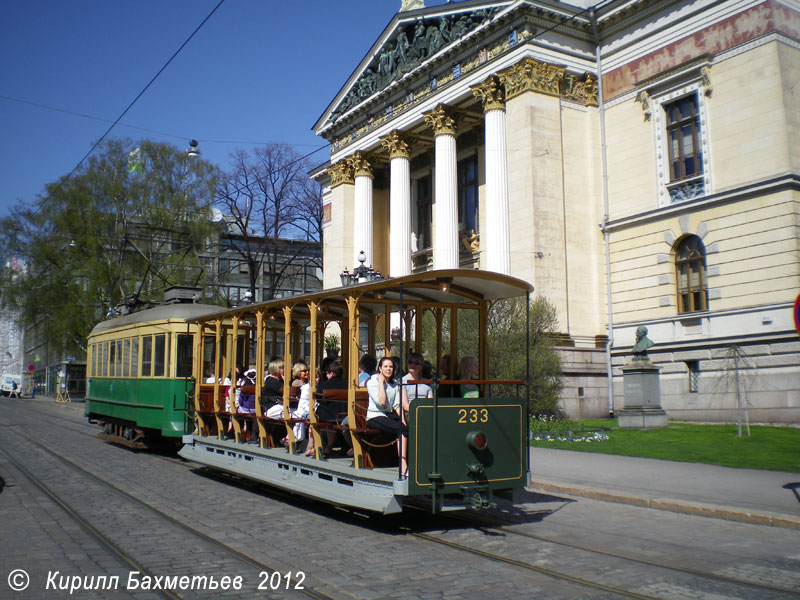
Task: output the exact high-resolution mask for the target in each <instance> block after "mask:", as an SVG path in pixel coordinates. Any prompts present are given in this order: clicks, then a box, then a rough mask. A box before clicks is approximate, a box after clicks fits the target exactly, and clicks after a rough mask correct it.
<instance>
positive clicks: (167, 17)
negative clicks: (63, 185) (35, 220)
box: [0, 0, 444, 215]
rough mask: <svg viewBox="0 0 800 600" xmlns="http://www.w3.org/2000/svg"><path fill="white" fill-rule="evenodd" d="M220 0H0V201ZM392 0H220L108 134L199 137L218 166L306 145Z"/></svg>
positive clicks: (56, 168) (69, 144) (160, 60)
mask: <svg viewBox="0 0 800 600" xmlns="http://www.w3.org/2000/svg"><path fill="white" fill-rule="evenodd" d="M218 1H219V0H139V1H138V2H123V1H122V0H69V1H65V0H1V1H0V96H1V97H0V215H5V214H7V212H8V210H9V208H10V207H11V206H12V205H13V204H14V203H15V202H16V200H17V199H22V200H24V201H26V202H30V201H32V200H34V199H35V198H36V196H37V195H38V194H41V193H43V191H44V185H45V184H47V183H50V182H53V181H56V180H57V179H58V178H59V177H61V176H62V175H65V174H67V173H69V172H70V171H71V170H72V169H73V168H74V167H75V165H76V164H77V163H78V161H80V159H81V158H82V157H83V156H84V155H85V154H86V152H88V150H89V149H90V148H91V146H92V144H93V143H94V142H95V141H96V140H97V139H98V138H99V137H100V136H101V135H103V133H104V132H105V131H106V129H108V127H109V126H110V124H111V122H113V121H114V120H115V119H116V118H117V117H118V116H119V115H120V114H121V113H122V111H123V110H124V109H125V108H126V107H127V106H128V104H130V102H131V101H132V100H133V99H134V98H135V97H136V95H137V94H138V93H139V92H140V91H141V90H142V89H143V88H144V86H145V85H146V84H147V82H148V81H150V79H151V78H152V77H153V76H154V75H155V74H156V73H157V72H158V70H159V69H160V68H161V67H162V66H163V65H164V63H166V61H167V60H168V59H169V57H170V56H172V54H173V53H174V52H175V51H176V50H177V49H178V48H179V47H180V45H181V44H182V43H183V42H184V40H186V38H187V37H188V36H189V35H190V34H191V32H192V31H194V29H195V28H196V27H197V26H198V25H199V24H200V23H201V22H202V21H203V19H204V18H205V17H206V16H207V15H208V14H209V13H210V12H211V10H212V9H213V8H214V7H215V6H216V5H217V3H218ZM443 3H444V0H427V2H426V5H427V6H434V5H438V4H443ZM399 8H400V0H341V1H335V0H288V1H286V2H283V1H278V0H225V2H224V3H223V4H222V6H221V7H220V8H219V9H218V10H217V12H216V13H215V14H214V15H213V16H212V17H211V19H210V20H209V21H208V22H207V23H206V24H205V25H204V26H203V28H202V29H201V30H200V31H199V32H198V33H197V35H195V37H194V38H193V39H192V40H191V41H190V42H189V44H188V45H187V46H186V47H185V48H184V49H183V51H182V52H181V53H180V54H179V55H178V56H177V57H176V58H175V60H174V61H173V62H172V63H171V64H170V66H169V67H167V69H166V70H165V71H164V72H163V73H162V74H161V75H160V77H159V78H158V79H157V80H156V81H155V83H153V85H152V86H151V87H150V88H149V90H148V91H147V92H146V93H145V95H144V96H142V98H141V99H140V100H139V101H138V102H137V104H136V105H135V106H134V107H133V108H132V109H131V110H130V111H129V112H128V113H127V114H126V115H125V117H124V118H123V119H122V122H121V124H120V125H117V127H115V128H114V129H113V130H112V132H111V133H110V134H109V136H110V137H129V138H132V139H134V140H136V139H142V138H151V139H158V140H163V141H167V142H170V143H173V144H175V145H177V146H179V147H186V146H187V145H188V141H189V140H190V139H192V138H195V139H197V140H199V141H200V150H201V153H202V156H203V158H205V159H207V160H209V161H211V162H213V163H216V164H218V165H220V166H221V167H223V168H225V167H227V164H228V155H229V154H230V153H231V152H232V151H234V150H235V149H237V148H244V149H247V150H251V149H252V148H253V147H254V146H255V145H262V144H265V143H268V142H285V143H288V144H292V145H294V146H295V147H296V148H297V150H298V151H299V152H301V153H305V152H310V151H312V150H314V149H315V148H318V147H319V146H321V145H323V144H324V143H325V140H323V139H321V138H317V137H316V136H315V135H314V133H313V132H312V131H311V126H312V125H313V124H314V122H315V121H316V120H317V118H318V117H319V116H320V115H321V114H322V111H323V110H324V109H325V107H326V106H327V105H328V103H329V102H330V101H331V100H332V99H333V96H334V95H335V94H336V92H338V90H339V88H340V87H341V86H342V85H343V84H344V82H345V80H346V79H347V77H348V76H349V75H350V74H351V73H352V71H353V69H355V67H356V66H357V64H358V62H359V61H360V60H361V59H362V58H363V57H364V55H365V54H366V52H367V51H368V50H369V48H370V46H371V45H372V44H373V43H374V41H375V40H376V38H377V37H378V35H379V34H380V32H381V31H382V30H383V28H384V27H385V26H386V25H387V24H388V23H389V21H390V20H391V19H392V17H393V16H394V14H395V13H396V12H397V11H398V9H399ZM8 98H14V99H17V100H21V101H24V102H19V101H17V100H9V99H8ZM30 103H33V104H38V105H44V106H48V107H52V108H56V109H60V111H68V112H60V111H58V110H52V109H50V108H42V107H40V106H34V105H32V104H30ZM70 113H80V114H82V115H88V116H90V117H94V118H95V119H106V120H107V121H108V122H106V121H101V120H95V119H90V118H86V117H83V116H78V115H76V114H70ZM132 126H135V127H138V128H144V129H149V130H154V131H156V132H160V133H153V132H151V131H142V130H141V129H136V128H134V127H132ZM327 156H328V154H327V150H322V151H320V152H318V153H317V154H315V155H314V156H313V157H312V160H313V161H314V163H315V164H318V163H322V162H324V161H325V160H326V158H327Z"/></svg>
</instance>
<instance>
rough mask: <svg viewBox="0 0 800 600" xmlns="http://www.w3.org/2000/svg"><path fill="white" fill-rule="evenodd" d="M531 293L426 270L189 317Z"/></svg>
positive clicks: (513, 282)
mask: <svg viewBox="0 0 800 600" xmlns="http://www.w3.org/2000/svg"><path fill="white" fill-rule="evenodd" d="M444 284H447V291H443V290H442V287H443V286H444ZM531 292H533V286H532V285H531V284H530V283H528V282H527V281H523V280H522V279H518V278H516V277H511V276H510V275H502V274H500V273H494V272H492V271H480V270H477V269H446V270H438V271H425V272H424V273H415V274H413V275H407V276H404V277H387V278H384V279H379V280H377V281H373V282H370V283H360V284H355V285H349V286H345V287H338V288H330V289H327V290H321V291H319V292H314V293H311V294H302V295H298V296H287V297H283V298H275V299H273V300H267V301H265V302H260V303H253V304H248V305H246V306H240V307H238V308H231V309H226V310H221V311H219V312H218V313H206V314H202V315H198V316H197V317H194V318H188V319H187V320H188V321H189V322H200V321H206V322H207V321H210V320H216V319H225V318H227V317H233V316H237V315H241V314H245V313H247V314H252V313H253V312H255V311H256V310H265V309H270V308H277V307H282V306H285V305H287V304H296V305H303V304H307V303H309V302H312V301H317V302H320V301H324V300H332V299H336V298H346V297H349V296H359V297H360V298H361V299H362V300H361V302H362V303H364V302H368V301H369V299H370V297H380V298H381V300H382V301H385V300H392V301H397V302H399V301H400V298H401V295H402V296H403V297H404V298H405V299H406V301H408V302H409V303H411V302H414V301H424V302H431V303H437V304H441V305H448V304H460V305H464V304H475V305H477V303H478V302H480V301H486V300H499V299H501V298H515V297H519V296H525V295H526V294H528V293H531ZM377 295H380V296H377Z"/></svg>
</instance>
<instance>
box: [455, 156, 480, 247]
mask: <svg viewBox="0 0 800 600" xmlns="http://www.w3.org/2000/svg"><path fill="white" fill-rule="evenodd" d="M458 229H459V232H460V233H461V234H469V233H471V232H472V231H474V232H475V233H478V157H477V156H471V157H469V158H465V159H464V160H460V161H458Z"/></svg>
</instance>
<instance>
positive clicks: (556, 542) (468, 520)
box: [36, 411, 800, 599]
mask: <svg viewBox="0 0 800 600" xmlns="http://www.w3.org/2000/svg"><path fill="white" fill-rule="evenodd" d="M36 412H37V413H38V412H39V411H36ZM40 414H42V415H43V416H45V417H47V420H48V421H50V420H51V419H52V415H49V414H47V413H40ZM62 424H63V423H62ZM72 425H74V426H72V427H69V429H70V430H71V431H74V432H76V433H81V434H83V435H91V431H90V430H89V429H88V428H87V427H78V426H77V423H72ZM150 455H151V456H156V457H157V458H159V459H161V460H165V461H167V462H180V463H182V464H183V465H184V466H191V465H192V464H193V463H190V462H187V461H184V460H183V459H180V458H171V457H164V456H160V455H153V454H150ZM62 460H63V459H62ZM79 468H80V467H79ZM215 478H217V479H220V480H226V481H229V482H230V483H233V484H238V485H245V486H246V487H249V486H247V482H245V481H239V480H237V479H228V478H227V477H215ZM257 487H258V488H259V489H260V488H261V487H262V486H261V485H260V484H259V485H258V486H257ZM270 496H273V497H275V498H276V499H281V495H280V494H278V495H276V494H274V492H273V490H272V489H270ZM286 499H287V500H288V499H292V501H293V502H296V501H297V500H298V497H297V496H295V495H287V496H286ZM312 510H315V511H316V510H318V507H315V508H314V509H312ZM323 512H326V511H323ZM447 517H448V519H452V520H453V521H454V522H455V521H458V522H461V523H465V524H468V525H469V526H470V527H471V528H479V529H480V530H481V531H483V532H488V533H490V534H491V535H497V536H499V535H503V536H509V535H510V536H515V537H520V538H525V539H528V540H534V541H536V542H539V543H543V544H551V545H553V546H557V547H560V548H569V549H571V550H575V551H578V552H583V553H588V554H589V555H592V556H603V557H607V558H610V559H614V560H617V561H625V562H627V563H633V564H638V565H643V566H647V567H652V568H656V569H663V570H666V571H669V572H670V573H672V574H673V575H680V576H684V577H693V578H698V579H700V580H702V581H707V580H711V581H713V582H717V583H719V584H723V585H725V586H744V587H745V588H747V590H749V591H750V592H752V593H758V594H759V595H757V596H754V597H759V598H760V597H762V596H761V595H760V593H762V592H763V593H765V594H767V595H770V596H771V597H775V596H774V595H775V594H780V595H782V596H781V597H788V596H791V597H800V591H799V590H798V589H796V588H795V589H792V588H789V587H785V586H781V585H775V584H769V583H765V582H763V581H762V582H758V583H757V582H754V581H751V580H747V579H744V578H741V577H736V576H731V575H726V574H721V573H717V572H714V571H710V570H702V569H697V568H693V567H690V566H685V565H680V564H675V563H671V562H668V561H663V560H653V559H648V558H645V557H637V556H632V555H630V554H625V553H621V552H615V551H612V550H607V549H602V548H597V547H594V546H591V545H587V544H580V543H576V542H569V541H565V540H560V539H554V538H550V537H547V536H543V535H539V534H535V533H530V532H527V531H520V530H519V528H518V527H517V526H520V525H523V524H524V523H521V522H519V521H517V520H514V519H504V518H502V517H498V516H496V515H488V516H487V515H481V514H479V513H474V512H471V513H470V514H469V515H456V514H453V513H450V514H448V515H447ZM401 527H402V526H401ZM435 528H436V529H437V530H438V529H440V528H441V523H439V524H438V525H437V526H436V527H435ZM404 533H406V534H407V535H409V536H410V537H412V538H414V539H417V540H420V541H421V542H424V543H426V544H428V543H435V544H438V545H440V546H443V547H448V548H451V549H453V550H455V551H458V552H467V553H469V554H471V555H473V556H476V557H480V558H481V559H484V560H489V561H493V562H498V563H504V564H506V565H509V566H512V567H514V568H517V569H522V570H525V571H530V572H535V573H538V574H540V575H544V576H546V577H549V578H552V579H555V580H559V581H564V582H568V583H570V584H573V585H578V586H582V587H586V588H589V589H593V590H597V591H601V592H603V593H607V594H613V595H615V596H619V597H626V598H639V599H655V598H659V599H660V598H664V597H665V596H664V595H663V594H659V593H656V595H652V594H649V593H647V590H638V591H637V590H635V589H625V588H623V587H619V586H616V585H609V584H608V583H603V582H602V581H596V580H593V579H592V578H591V577H586V576H582V574H572V573H568V572H565V571H564V570H563V569H553V568H550V567H547V566H542V565H540V564H531V563H528V562H525V561H524V560H519V559H517V558H509V557H508V556H503V555H501V554H496V553H492V552H488V551H486V550H483V549H479V548H475V547H471V546H470V545H466V544H461V543H458V542H454V541H452V540H448V539H444V538H443V537H439V536H438V535H435V534H431V533H420V532H419V531H414V528H413V527H412V528H406V529H405V531H404ZM214 542H217V541H216V540H214ZM234 551H236V550H235V549H234ZM236 552H238V551H236ZM245 556H246V555H245ZM248 558H249V557H248ZM322 597H324V596H322Z"/></svg>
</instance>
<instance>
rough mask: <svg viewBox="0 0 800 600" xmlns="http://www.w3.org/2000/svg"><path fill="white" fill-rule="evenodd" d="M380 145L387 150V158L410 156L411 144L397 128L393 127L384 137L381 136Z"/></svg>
mask: <svg viewBox="0 0 800 600" xmlns="http://www.w3.org/2000/svg"><path fill="white" fill-rule="evenodd" d="M381 146H383V147H384V148H386V150H387V151H388V152H389V159H390V160H391V159H393V158H410V157H411V144H409V143H408V140H407V139H406V138H405V137H403V135H402V134H401V133H400V131H399V130H397V129H395V130H394V131H392V132H391V133H390V134H389V135H387V136H386V137H382V138H381Z"/></svg>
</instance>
